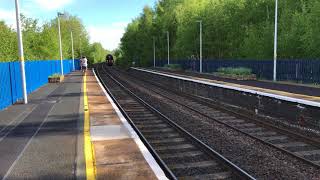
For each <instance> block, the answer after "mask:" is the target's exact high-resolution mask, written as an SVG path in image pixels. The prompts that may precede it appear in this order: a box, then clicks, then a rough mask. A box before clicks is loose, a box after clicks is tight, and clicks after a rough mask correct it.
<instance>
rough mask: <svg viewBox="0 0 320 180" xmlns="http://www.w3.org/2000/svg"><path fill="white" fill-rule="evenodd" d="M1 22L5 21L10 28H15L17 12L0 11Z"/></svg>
mask: <svg viewBox="0 0 320 180" xmlns="http://www.w3.org/2000/svg"><path fill="white" fill-rule="evenodd" d="M0 20H2V21H4V22H5V23H6V24H7V25H8V26H10V27H12V28H15V22H16V14H15V11H13V10H11V11H10V10H3V9H0Z"/></svg>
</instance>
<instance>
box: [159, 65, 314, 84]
mask: <svg viewBox="0 0 320 180" xmlns="http://www.w3.org/2000/svg"><path fill="white" fill-rule="evenodd" d="M170 63H171V64H180V65H181V66H182V68H183V69H185V70H191V71H199V60H197V61H195V60H172V61H171V62H170ZM165 64H167V60H157V61H156V65H157V66H158V67H159V66H164V65H165ZM220 67H247V68H250V69H252V71H253V73H254V74H256V75H257V77H258V78H262V79H267V80H272V78H273V61H272V60H259V61H258V60H204V61H203V72H206V73H211V72H215V71H217V69H218V68H220ZM277 79H278V80H283V81H299V82H303V83H320V60H278V61H277Z"/></svg>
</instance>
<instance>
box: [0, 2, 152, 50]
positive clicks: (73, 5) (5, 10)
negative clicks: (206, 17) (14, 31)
mask: <svg viewBox="0 0 320 180" xmlns="http://www.w3.org/2000/svg"><path fill="white" fill-rule="evenodd" d="M156 1H157V0H19V3H20V11H21V13H23V14H24V15H25V16H27V17H31V18H35V19H38V20H39V22H40V23H43V22H46V21H49V20H51V19H53V18H55V16H56V15H57V12H64V11H66V12H68V13H70V14H72V15H76V16H78V17H79V18H80V19H81V20H82V21H83V23H84V25H85V27H86V29H87V31H88V33H89V36H90V42H91V43H92V42H100V43H101V44H102V45H103V47H104V48H105V49H108V50H114V49H116V48H117V47H118V45H119V43H120V38H121V37H122V35H123V33H124V30H125V28H126V26H127V24H128V23H130V22H131V20H132V19H134V18H136V17H137V16H139V14H140V13H141V12H142V9H143V7H144V6H145V5H149V6H151V7H153V6H154V4H155V3H156ZM14 2H15V1H14V0H0V20H4V21H5V23H6V24H7V25H9V26H11V27H13V28H15V26H16V25H15V3H14Z"/></svg>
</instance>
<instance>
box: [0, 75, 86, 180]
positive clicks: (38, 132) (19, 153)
mask: <svg viewBox="0 0 320 180" xmlns="http://www.w3.org/2000/svg"><path fill="white" fill-rule="evenodd" d="M81 84H82V75H81V74H80V73H79V72H74V73H72V74H71V75H67V76H66V79H65V81H64V82H63V83H60V84H48V85H45V86H44V87H42V88H40V89H38V90H37V91H35V92H33V93H32V94H30V95H29V104H27V105H21V104H19V105H13V106H10V107H8V108H7V109H5V110H3V111H0V179H52V178H54V179H76V176H77V175H76V169H77V156H79V152H78V150H81V149H78V148H77V144H78V143H77V140H78V136H79V135H80V134H81V133H80V130H79V128H78V125H79V123H80V120H81V118H80V114H81V113H79V107H80V97H81Z"/></svg>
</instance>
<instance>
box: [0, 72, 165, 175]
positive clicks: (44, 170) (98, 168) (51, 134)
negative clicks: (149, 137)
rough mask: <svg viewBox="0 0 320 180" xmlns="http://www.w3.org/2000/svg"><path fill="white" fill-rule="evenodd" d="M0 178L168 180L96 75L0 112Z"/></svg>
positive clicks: (75, 77) (52, 87)
mask: <svg viewBox="0 0 320 180" xmlns="http://www.w3.org/2000/svg"><path fill="white" fill-rule="evenodd" d="M0 179H166V178H165V175H164V173H163V172H162V170H161V168H160V167H159V166H158V164H157V163H156V161H155V160H154V159H153V157H152V156H151V154H150V153H149V152H148V149H147V148H146V147H145V146H144V145H143V143H142V142H141V141H140V139H139V137H138V136H137V135H136V134H135V132H134V131H133V130H132V129H131V128H130V125H129V124H128V123H127V122H126V120H125V119H124V118H123V116H122V115H121V113H120V112H119V110H117V107H116V106H115V105H114V103H113V102H112V100H111V99H110V98H109V97H108V94H107V93H106V92H105V91H104V90H103V89H102V87H101V86H100V85H99V82H98V80H97V79H96V77H95V76H94V73H93V72H91V71H88V72H87V76H83V74H82V73H81V72H73V73H71V74H69V75H67V76H66V78H65V80H64V81H63V82H62V83H59V84H47V85H45V86H43V87H41V88H39V89H38V90H36V91H35V92H33V93H31V94H30V95H29V103H28V104H27V105H23V104H16V105H13V106H10V107H8V108H6V109H4V110H2V111H0Z"/></svg>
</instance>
